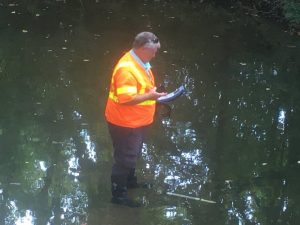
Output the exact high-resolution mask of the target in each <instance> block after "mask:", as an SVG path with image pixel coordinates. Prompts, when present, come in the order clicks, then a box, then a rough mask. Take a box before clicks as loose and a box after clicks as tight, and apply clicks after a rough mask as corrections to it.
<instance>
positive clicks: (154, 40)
mask: <svg viewBox="0 0 300 225" xmlns="http://www.w3.org/2000/svg"><path fill="white" fill-rule="evenodd" d="M151 42H152V43H153V44H157V43H158V42H159V40H158V38H155V39H152V40H151Z"/></svg>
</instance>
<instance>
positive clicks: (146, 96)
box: [124, 87, 167, 105]
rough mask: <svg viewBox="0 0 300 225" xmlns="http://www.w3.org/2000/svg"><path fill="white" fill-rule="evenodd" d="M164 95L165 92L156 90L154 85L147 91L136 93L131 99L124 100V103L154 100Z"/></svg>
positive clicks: (131, 103)
mask: <svg viewBox="0 0 300 225" xmlns="http://www.w3.org/2000/svg"><path fill="white" fill-rule="evenodd" d="M164 95H167V93H166V92H156V87H155V88H153V89H151V90H150V91H149V92H147V93H144V94H137V95H136V96H134V97H133V99H132V100H131V101H129V102H126V103H124V104H126V105H135V104H139V103H141V102H143V101H147V100H156V99H158V98H159V97H160V96H164Z"/></svg>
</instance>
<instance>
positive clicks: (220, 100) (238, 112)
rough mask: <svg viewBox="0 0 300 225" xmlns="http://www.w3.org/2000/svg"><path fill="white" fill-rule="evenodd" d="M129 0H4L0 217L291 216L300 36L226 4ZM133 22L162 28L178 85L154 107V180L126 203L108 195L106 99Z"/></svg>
mask: <svg viewBox="0 0 300 225" xmlns="http://www.w3.org/2000/svg"><path fill="white" fill-rule="evenodd" d="M69 2H72V4H71V3H69ZM128 2H129V1H108V0H96V1H84V0H81V1H66V2H65V1H59V0H57V1H34V0H32V1H18V0H15V1H1V2H0V88H1V94H0V101H1V107H0V154H1V155H0V224H5V225H6V224H7V225H10V224H17V225H32V224H37V225H44V224H47V225H48V224H49V225H50V224H78V225H82V224H89V225H98V224H103V225H121V224H122V225H139V224H143V225H165V224H172V225H200V224H203V225H227V224H228V225H235V224H236V225H247V224H256V225H273V224H290V225H297V224H299V223H300V203H299V202H300V191H299V190H300V181H299V170H300V153H299V150H298V145H299V142H300V128H299V127H300V117H299V110H300V78H299V75H300V69H299V68H300V62H299V56H300V55H299V52H300V51H299V47H300V40H299V36H298V37H297V36H291V35H290V34H289V33H288V32H285V31H284V29H283V28H282V27H280V26H279V25H274V24H273V25H272V24H271V23H269V22H268V21H265V20H263V19H261V18H260V17H258V16H257V15H250V14H246V13H242V12H240V11H239V10H236V9H234V8H231V9H222V8H218V7H215V6H211V5H208V4H195V3H192V1H159V0H157V1H146V0H145V1H130V4H129V3H128ZM168 2H170V3H168ZM171 2H172V3H171ZM143 30H150V31H153V32H154V33H156V34H157V35H158V36H159V38H160V40H161V44H162V48H161V51H160V53H159V54H158V55H157V57H156V59H155V60H154V61H153V62H152V66H153V69H154V71H155V72H156V74H157V82H158V83H165V84H166V85H167V88H168V90H173V89H175V88H176V87H177V86H179V85H180V84H181V83H185V85H186V88H187V92H186V93H185V95H184V96H182V97H180V98H179V99H178V100H176V101H174V102H172V104H170V106H171V108H172V111H171V115H170V116H169V117H167V116H164V115H162V114H163V110H164V109H163V108H160V110H159V111H158V115H157V117H156V121H155V123H154V124H153V126H152V127H151V128H150V130H149V133H148V139H147V142H146V143H145V145H144V150H143V157H142V159H141V160H140V162H139V170H138V176H139V178H140V179H141V180H149V181H152V183H153V185H154V187H153V189H151V190H142V189H141V190H134V191H131V192H130V195H131V196H132V197H133V198H136V199H137V200H139V201H142V202H143V204H144V207H142V208H139V209H130V208H126V207H121V206H115V205H112V204H110V178H109V176H110V168H111V165H112V156H111V154H112V146H111V141H110V138H109V136H108V133H107V127H106V124H105V121H104V118H103V111H104V106H105V102H106V98H107V87H108V85H109V81H110V76H111V71H112V67H113V65H114V63H115V62H116V60H117V59H118V58H119V57H120V55H121V54H122V53H123V52H125V51H126V50H128V49H129V48H130V45H131V42H132V38H133V37H134V36H135V34H136V33H138V32H140V31H143ZM297 115H298V116H297ZM167 192H171V193H176V194H182V195H186V196H190V197H194V199H189V198H183V197H178V196H172V195H168V194H167ZM199 199H206V200H210V201H213V202H215V203H212V202H205V201H202V200H199Z"/></svg>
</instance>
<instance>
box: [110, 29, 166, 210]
mask: <svg viewBox="0 0 300 225" xmlns="http://www.w3.org/2000/svg"><path fill="white" fill-rule="evenodd" d="M159 48H160V42H159V40H158V38H157V37H156V36H155V35H154V34H153V33H151V32H142V33H139V34H138V35H137V36H136V37H135V38H134V41H133V44H132V49H131V50H130V51H128V52H127V53H126V54H125V55H124V56H122V57H121V59H120V60H119V62H118V63H117V65H116V66H115V68H114V70H113V74H112V79H111V84H110V90H109V97H108V100H107V104H106V109H105V117H106V120H107V124H108V129H109V133H110V136H111V138H112V142H113V148H114V160H115V162H114V164H113V166H112V172H111V191H112V199H111V202H112V203H115V204H120V205H126V206H129V207H138V206H139V204H138V203H136V202H134V201H133V200H132V199H130V198H129V197H128V195H127V188H135V187H138V184H137V178H136V176H135V167H136V163H137V159H138V156H139V155H140V153H141V150H142V146H143V139H144V131H145V129H146V127H147V126H149V125H150V124H151V123H152V122H153V117H154V112H155V104H156V99H157V98H159V97H160V96H164V95H166V93H159V92H157V91H156V87H155V82H154V76H153V73H152V71H151V65H150V63H149V62H150V61H151V59H152V58H154V57H155V54H156V52H157V50H158V49H159Z"/></svg>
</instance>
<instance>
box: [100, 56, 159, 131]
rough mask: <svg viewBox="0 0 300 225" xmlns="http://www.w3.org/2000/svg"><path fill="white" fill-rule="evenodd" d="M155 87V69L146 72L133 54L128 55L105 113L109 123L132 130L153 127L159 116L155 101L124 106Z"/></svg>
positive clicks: (117, 70) (117, 71)
mask: <svg viewBox="0 0 300 225" xmlns="http://www.w3.org/2000/svg"><path fill="white" fill-rule="evenodd" d="M154 87H155V82H154V76H153V73H152V71H151V69H149V70H148V71H147V72H146V70H145V68H144V67H143V66H142V65H140V64H139V63H138V62H137V60H136V59H135V58H134V57H133V56H132V55H131V53H130V52H127V53H126V54H125V55H124V56H123V57H122V58H121V59H120V60H119V62H118V63H117V65H116V66H115V68H114V71H113V75H112V79H111V84H110V90H109V96H108V100H107V104H106V109H105V117H106V120H107V121H108V122H110V123H112V124H115V125H118V126H123V127H130V128H136V127H141V126H146V125H149V124H151V123H152V122H153V117H154V112H155V103H156V101H155V100H147V101H144V102H141V103H139V104H135V105H127V104H124V103H126V102H129V101H131V100H132V99H133V98H134V96H136V95H138V94H143V93H146V92H148V91H149V90H150V89H152V88H154Z"/></svg>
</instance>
